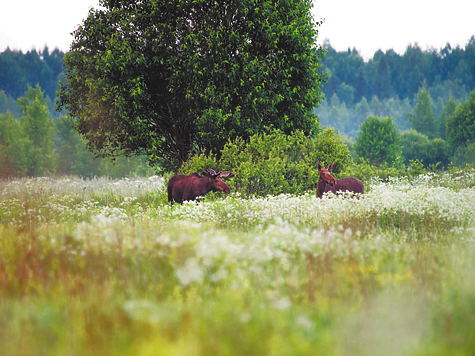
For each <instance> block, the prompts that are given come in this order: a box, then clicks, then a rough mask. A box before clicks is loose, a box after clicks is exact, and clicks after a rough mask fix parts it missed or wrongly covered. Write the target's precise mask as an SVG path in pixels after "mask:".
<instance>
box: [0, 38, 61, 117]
mask: <svg viewBox="0 0 475 356" xmlns="http://www.w3.org/2000/svg"><path fill="white" fill-rule="evenodd" d="M63 57H64V52H62V51H60V50H59V49H57V48H56V49H54V50H53V51H52V52H50V51H49V49H48V47H45V48H44V49H43V50H39V51H37V50H31V51H28V52H26V53H23V52H22V51H12V50H11V49H9V48H7V49H6V50H5V51H4V52H2V53H0V113H3V114H6V113H7V111H10V113H12V115H14V116H15V117H18V116H19V115H20V109H19V107H18V106H17V105H16V99H18V98H20V97H21V96H23V95H25V92H26V91H27V90H28V86H31V87H35V86H36V85H37V84H39V85H40V87H41V89H42V90H43V91H44V95H45V98H44V99H45V101H46V103H47V105H48V109H49V110H50V113H51V115H52V116H58V115H59V113H57V112H56V111H55V110H54V99H55V98H56V91H57V90H58V89H59V85H58V82H59V81H60V80H62V79H63V78H64V70H63Z"/></svg>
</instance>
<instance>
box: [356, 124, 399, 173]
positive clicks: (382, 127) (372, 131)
mask: <svg viewBox="0 0 475 356" xmlns="http://www.w3.org/2000/svg"><path fill="white" fill-rule="evenodd" d="M355 151H356V154H357V155H358V156H359V157H362V158H365V159H367V160H369V161H370V162H371V163H372V164H382V163H384V162H387V163H389V164H391V163H392V162H393V161H394V160H396V159H397V158H399V156H400V154H401V144H400V135H399V132H398V130H397V127H396V125H395V124H394V122H393V119H392V117H390V116H387V117H384V118H379V117H378V116H368V117H367V118H366V119H365V120H364V122H363V124H362V125H361V126H360V131H359V136H357V137H356V143H355Z"/></svg>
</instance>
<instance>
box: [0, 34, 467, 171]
mask: <svg viewBox="0 0 475 356" xmlns="http://www.w3.org/2000/svg"><path fill="white" fill-rule="evenodd" d="M326 47H327V50H328V51H327V54H326V57H325V58H324V59H323V60H322V65H323V71H324V72H326V73H327V74H328V83H326V84H325V85H324V86H323V92H324V93H325V96H326V100H325V101H324V102H323V103H322V105H321V106H320V107H319V108H318V109H316V113H318V115H319V118H320V121H321V123H322V126H332V127H335V128H336V129H337V130H338V131H339V132H340V133H341V134H342V135H343V138H344V142H345V143H346V144H347V145H348V147H349V149H350V152H351V153H352V157H353V159H355V160H356V161H358V159H359V158H364V159H367V160H368V159H369V160H371V163H373V164H377V163H378V160H379V159H372V158H371V157H369V156H365V155H362V154H361V152H360V154H358V153H357V152H356V150H355V149H354V138H355V137H356V136H358V137H359V138H361V135H363V136H364V133H363V131H364V130H363V131H362V129H363V128H364V127H362V124H363V123H364V120H365V119H367V118H369V117H373V118H374V117H378V118H380V119H383V118H384V117H389V116H390V117H392V120H393V122H394V124H395V125H396V127H397V129H398V131H399V133H400V138H399V142H400V144H401V147H400V152H401V155H400V159H399V161H401V162H403V163H404V164H405V165H406V166H409V165H410V162H411V160H412V161H414V160H419V161H422V162H423V164H424V165H425V166H426V167H428V166H429V165H435V164H437V163H439V168H441V167H448V166H449V164H450V162H453V163H454V164H456V165H460V166H463V165H464V164H466V163H471V164H474V163H475V154H474V153H475V143H474V138H473V136H472V134H471V133H473V132H475V130H474V129H473V128H472V126H471V125H473V122H474V121H473V120H474V116H473V110H472V109H471V106H473V105H474V104H473V103H474V102H475V99H474V98H473V95H472V96H470V95H469V92H470V90H471V89H473V88H474V87H475V86H474V83H473V81H474V78H475V73H474V68H473V63H474V62H475V60H473V59H472V57H473V53H474V39H473V38H472V39H470V41H469V42H468V43H467V45H466V46H465V47H464V48H459V47H457V48H451V47H450V45H447V46H446V47H445V48H443V49H441V50H439V51H436V50H433V51H422V50H421V49H420V48H419V47H418V46H417V45H416V46H409V47H408V48H407V51H406V53H404V54H403V55H398V54H396V53H394V52H393V51H388V52H386V53H383V52H381V51H379V52H377V53H375V55H374V57H373V59H372V60H370V61H368V62H364V61H363V59H362V58H361V57H360V56H359V55H358V53H357V52H356V51H354V50H353V51H348V52H336V51H335V50H334V49H333V48H332V47H331V45H330V44H328V43H327V44H326ZM63 56H64V53H62V52H60V51H58V50H57V49H56V50H54V51H53V52H51V53H50V52H49V50H48V48H44V49H43V50H42V51H38V52H37V51H34V50H33V51H30V52H27V53H26V54H23V53H22V52H16V51H11V50H9V49H8V50H6V51H4V52H3V53H1V54H0V78H1V80H0V115H1V114H4V115H1V116H0V117H1V119H2V124H1V125H0V128H1V130H3V131H2V132H3V138H2V137H0V141H1V143H0V144H1V145H2V147H1V149H2V155H3V156H2V162H12V161H13V162H18V164H19V165H23V168H18V169H8V170H5V169H4V167H6V166H4V165H2V176H11V175H16V176H23V175H26V172H27V170H26V169H25V168H24V165H25V164H26V163H25V159H26V158H25V157H26V155H25V154H24V150H25V148H24V145H25V144H26V142H28V139H27V138H25V137H23V136H24V135H25V134H26V132H25V131H24V130H20V131H19V132H17V133H14V131H15V130H14V129H13V128H14V127H17V126H18V125H16V124H15V123H17V122H18V121H19V118H20V117H22V112H21V110H22V105H21V103H20V102H17V100H18V99H20V98H21V97H24V96H27V91H28V90H29V89H28V85H29V86H31V87H33V88H35V87H36V85H37V84H39V86H40V87H41V90H44V92H43V99H42V100H43V101H44V103H45V104H46V106H47V109H48V111H49V116H50V117H51V118H52V119H53V124H54V126H55V127H56V129H55V135H54V140H61V138H65V139H63V141H62V142H57V143H56V145H55V153H56V162H57V164H58V165H57V166H55V168H54V169H48V170H47V171H48V172H49V173H55V172H57V173H61V174H64V173H66V174H78V175H81V176H94V175H100V174H103V173H105V172H106V171H108V174H112V175H114V173H113V172H112V171H110V169H109V168H110V167H111V164H110V163H108V162H107V160H99V161H94V160H93V155H92V154H91V153H88V152H87V150H86V148H85V147H86V146H85V145H86V142H85V141H84V139H83V138H81V137H80V136H79V135H77V134H76V133H75V132H74V131H73V130H72V129H71V126H72V125H74V124H75V120H73V119H72V118H70V117H68V116H67V115H65V114H64V115H60V116H61V117H58V116H56V115H57V114H58V113H57V112H56V111H55V110H54V109H53V101H52V98H54V97H55V90H56V89H57V88H58V86H57V84H55V85H53V83H57V80H58V79H61V78H64V72H63V71H62V70H61V67H62V59H63ZM381 61H382V63H383V64H380V62H381ZM385 62H386V64H384V63H385ZM379 67H381V68H383V67H384V68H387V71H388V72H389V73H391V75H390V76H389V77H388V78H389V79H388V80H385V81H382V80H381V75H379V77H378V70H377V69H378V68H379ZM357 73H359V74H360V75H359V76H355V75H356V74H357ZM398 73H404V75H399V74H398ZM415 77H417V78H419V80H418V81H415V82H414V83H416V84H414V85H412V88H413V90H412V91H411V90H408V89H407V81H406V79H407V78H415ZM358 78H359V79H358ZM378 78H379V79H378ZM378 83H379V84H378ZM382 83H386V85H387V87H386V89H385V90H382V88H383V87H384V85H383V84H382ZM363 84H364V85H363ZM43 88H46V89H43ZM357 88H359V89H357ZM378 88H379V89H378ZM385 93H386V94H385ZM387 93H389V97H388V96H387V95H388V94H387ZM362 94H364V95H362ZM23 104H24V103H23ZM8 112H9V113H10V114H11V115H10V114H7V113H8ZM460 125H462V126H460ZM409 129H411V130H409ZM5 130H6V131H5ZM12 130H13V131H12ZM464 132H466V133H467V134H464ZM6 133H8V134H6ZM19 135H20V136H19ZM14 137H16V138H15V140H16V142H18V145H19V146H22V145H23V146H22V147H23V148H21V147H15V148H14V149H6V148H5V146H8V144H7V143H6V141H10V142H11V141H13V138H14ZM347 137H350V139H348V138H347ZM23 138H24V139H23ZM30 139H31V138H30ZM25 140H26V141H25ZM72 142H74V145H75V147H73V146H74V145H73V144H72ZM61 148H62V149H63V150H62V149H61ZM6 152H10V153H8V154H10V155H12V156H10V157H7V156H8V155H7V153H6ZM15 152H16V153H15ZM65 152H68V153H67V154H65ZM5 155H7V156H5ZM12 157H13V158H14V159H13V158H12ZM21 157H22V158H21ZM391 157H392V156H391ZM146 159H147V158H146V157H143V158H141V159H140V161H141V162H142V163H140V164H139V165H132V167H131V165H130V162H131V159H126V158H120V157H119V158H118V160H117V162H119V163H120V162H121V161H124V164H123V166H129V169H126V170H125V171H124V170H119V171H118V173H117V176H120V175H121V174H122V175H123V174H124V173H125V174H127V173H126V172H128V174H134V173H136V172H137V171H141V172H144V171H145V170H146V167H145V165H144V163H143V162H145V161H146ZM132 161H134V159H132ZM383 161H384V160H383ZM22 162H23V163H22ZM64 162H68V163H66V164H64ZM125 162H126V163H125ZM106 166H107V169H106ZM100 167H102V168H100ZM31 172H33V171H32V170H30V173H29V174H30V175H31V174H33V173H31ZM119 172H120V173H119Z"/></svg>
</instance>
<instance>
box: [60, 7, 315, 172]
mask: <svg viewBox="0 0 475 356" xmlns="http://www.w3.org/2000/svg"><path fill="white" fill-rule="evenodd" d="M100 4H101V6H102V8H101V9H97V10H95V9H91V10H90V12H89V14H88V17H87V18H86V19H85V20H84V22H83V24H82V25H81V26H79V28H78V29H77V30H76V31H75V32H74V41H73V43H72V46H71V50H70V51H69V52H68V53H67V54H66V55H65V58H64V62H65V65H66V79H65V82H63V83H62V84H61V86H60V93H59V105H58V108H59V109H62V108H65V109H67V110H68V111H69V112H70V113H71V114H72V115H73V116H75V117H77V118H78V121H77V129H78V131H79V132H80V133H82V134H83V135H84V136H85V138H86V139H87V140H88V142H89V146H90V148H92V149H93V150H95V152H96V153H97V154H100V155H111V154H114V153H116V152H117V151H118V150H120V151H123V152H125V154H127V155H132V154H141V153H146V154H148V155H150V157H151V159H152V160H154V159H155V160H157V161H158V162H159V163H162V164H165V163H167V162H168V163H172V164H173V165H174V166H175V167H176V166H177V165H178V164H180V163H181V162H182V161H184V160H186V159H187V158H188V156H189V154H190V153H192V152H194V151H197V150H201V149H203V148H205V149H208V150H214V151H215V152H217V151H218V150H219V149H221V148H222V147H223V146H224V144H225V143H226V142H228V140H229V139H232V138H234V137H238V136H240V137H243V138H244V139H247V138H248V137H250V136H251V135H253V134H255V133H257V132H260V131H261V130H262V128H264V127H265V126H269V127H275V128H278V129H281V130H282V131H283V132H285V133H290V132H293V131H295V130H297V129H299V130H303V131H304V132H305V133H307V134H308V133H311V132H312V130H315V131H318V130H319V125H318V120H317V117H316V115H315V114H314V113H313V108H314V107H315V106H317V105H318V104H319V101H320V100H321V97H322V94H321V88H320V86H321V81H322V76H321V75H320V74H319V63H318V62H319V59H320V58H321V57H322V56H323V50H322V49H321V48H319V47H317V46H316V42H315V41H316V37H317V27H316V25H318V23H317V24H316V23H315V22H314V20H313V18H312V16H311V14H310V8H311V6H312V2H311V1H309V0H280V1H273V2H271V1H264V0H239V1H238V0H226V1H219V2H210V1H205V0H197V1H188V0H175V1H165V0H158V1H146V2H137V1H135V0H124V1H116V0H102V1H101V2H100Z"/></svg>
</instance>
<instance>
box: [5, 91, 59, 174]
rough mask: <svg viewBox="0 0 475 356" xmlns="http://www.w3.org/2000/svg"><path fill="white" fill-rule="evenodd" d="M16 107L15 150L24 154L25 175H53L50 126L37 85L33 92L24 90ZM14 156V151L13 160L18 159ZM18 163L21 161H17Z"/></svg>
mask: <svg viewBox="0 0 475 356" xmlns="http://www.w3.org/2000/svg"><path fill="white" fill-rule="evenodd" d="M17 103H18V105H19V106H20V112H21V114H22V117H21V118H20V119H19V122H18V124H19V132H17V133H16V137H17V139H20V143H19V146H17V148H18V149H19V150H20V151H23V152H22V153H24V154H25V156H24V157H25V158H26V174H27V175H29V176H38V175H45V174H52V173H54V171H55V169H56V162H55V160H56V155H55V152H54V122H53V120H52V119H51V118H50V117H49V110H48V107H47V105H46V101H45V99H44V97H43V92H42V91H41V89H40V87H39V86H38V85H37V86H36V88H32V87H28V91H27V92H26V93H25V96H23V97H21V98H19V99H18V100H17ZM10 122H11V120H10ZM15 130H16V129H14V131H15ZM20 137H21V138H20ZM27 142H28V143H27ZM14 145H16V144H14ZM18 154H19V152H18V151H17V153H13V157H14V156H16V157H18ZM22 161H23V159H21V160H20V162H22ZM20 166H23V163H20ZM17 174H21V171H17Z"/></svg>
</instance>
